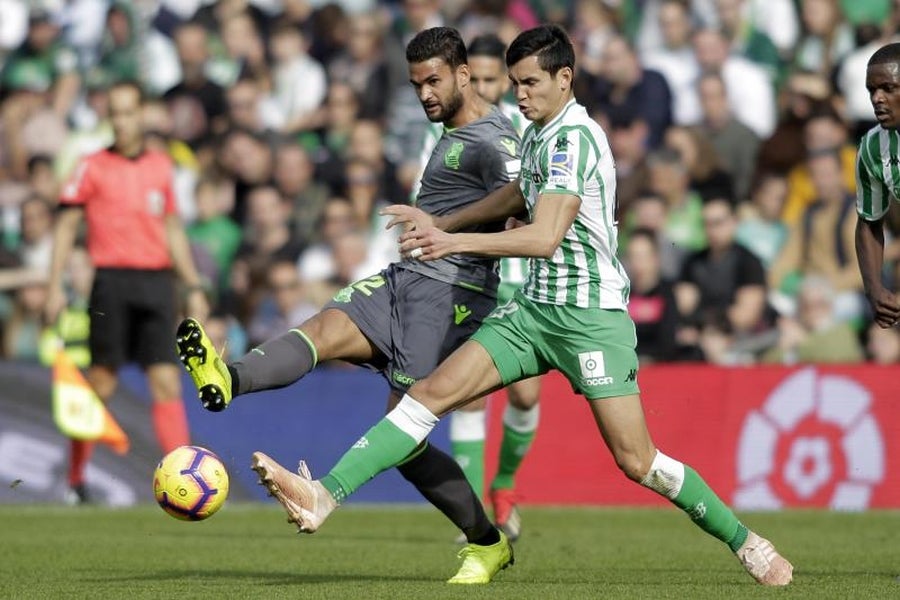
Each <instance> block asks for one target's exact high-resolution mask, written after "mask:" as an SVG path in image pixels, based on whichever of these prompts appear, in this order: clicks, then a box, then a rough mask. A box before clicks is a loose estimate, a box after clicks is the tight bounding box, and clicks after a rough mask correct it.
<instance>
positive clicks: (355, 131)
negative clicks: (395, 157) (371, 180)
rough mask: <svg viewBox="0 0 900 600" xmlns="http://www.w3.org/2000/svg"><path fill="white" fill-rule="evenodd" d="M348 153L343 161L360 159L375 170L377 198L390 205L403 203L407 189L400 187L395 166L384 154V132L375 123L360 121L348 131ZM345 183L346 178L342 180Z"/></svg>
mask: <svg viewBox="0 0 900 600" xmlns="http://www.w3.org/2000/svg"><path fill="white" fill-rule="evenodd" d="M347 150H348V151H347V152H346V153H345V156H344V161H345V162H346V161H349V160H353V159H360V160H363V161H365V162H367V163H369V164H370V165H371V166H372V168H374V169H375V182H376V183H377V185H378V187H377V190H376V191H377V194H378V198H379V199H382V200H388V201H390V202H391V203H397V202H404V201H405V199H406V198H407V197H408V196H409V189H408V188H407V189H404V188H403V187H401V185H400V182H399V181H398V180H397V166H396V164H394V161H392V160H391V159H390V158H389V157H388V156H386V154H385V148H384V130H383V129H382V127H381V125H379V124H378V122H377V121H373V120H370V119H360V120H359V121H357V122H356V123H354V124H353V128H352V129H351V130H350V140H349V146H348V149H347ZM344 180H345V181H346V177H345V178H344Z"/></svg>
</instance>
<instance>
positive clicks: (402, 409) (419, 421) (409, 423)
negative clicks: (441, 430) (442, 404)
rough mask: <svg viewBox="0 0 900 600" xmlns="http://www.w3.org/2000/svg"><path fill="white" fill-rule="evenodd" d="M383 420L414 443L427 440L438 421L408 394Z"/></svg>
mask: <svg viewBox="0 0 900 600" xmlns="http://www.w3.org/2000/svg"><path fill="white" fill-rule="evenodd" d="M385 418H386V419H387V420H388V421H390V422H391V423H393V424H394V425H395V426H396V427H397V429H399V430H400V431H402V432H403V433H405V434H406V435H408V436H409V437H411V438H413V439H414V440H415V441H416V443H419V442H421V441H422V440H424V439H425V438H427V437H428V434H429V433H431V430H432V429H434V427H435V425H437V424H438V421H439V420H440V419H438V418H437V417H436V416H435V415H434V414H433V413H432V412H431V411H430V410H428V409H427V408H425V406H424V405H422V404H421V403H420V402H419V401H418V400H416V399H415V398H413V397H412V396H410V395H409V394H404V395H403V398H401V399H400V402H399V403H398V404H397V406H395V407H394V410H392V411H391V412H389V413H388V414H387V415H386V417H385Z"/></svg>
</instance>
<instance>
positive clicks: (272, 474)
mask: <svg viewBox="0 0 900 600" xmlns="http://www.w3.org/2000/svg"><path fill="white" fill-rule="evenodd" d="M250 466H251V468H252V469H253V470H254V471H256V473H257V475H259V483H260V484H261V485H264V486H266V489H267V490H269V495H270V496H273V497H274V498H275V499H276V500H278V502H279V503H280V504H281V506H283V507H284V510H285V511H286V512H287V514H288V522H290V523H294V524H295V525H296V526H297V528H298V530H299V532H301V533H315V532H316V531H317V530H318V529H319V527H320V526H321V525H322V523H324V522H325V519H327V518H328V515H330V514H331V512H332V511H333V510H334V509H335V508H337V506H338V505H337V502H335V500H334V498H332V496H331V494H329V493H328V490H326V489H325V488H324V487H322V484H321V483H319V482H318V481H315V480H313V478H312V476H311V475H310V473H309V468H307V466H306V463H305V462H304V461H302V460H301V461H300V464H299V465H298V467H297V473H291V472H290V471H288V470H287V469H285V468H284V467H282V466H281V465H280V464H278V463H277V462H275V460H274V459H272V458H271V457H269V456H267V455H266V454H264V453H262V452H254V453H253V458H252V461H251V464H250Z"/></svg>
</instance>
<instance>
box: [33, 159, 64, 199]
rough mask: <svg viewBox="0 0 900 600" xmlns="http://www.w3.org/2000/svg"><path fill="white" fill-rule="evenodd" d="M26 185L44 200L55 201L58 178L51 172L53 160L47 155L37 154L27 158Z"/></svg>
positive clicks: (57, 192) (57, 196) (57, 193)
mask: <svg viewBox="0 0 900 600" xmlns="http://www.w3.org/2000/svg"><path fill="white" fill-rule="evenodd" d="M28 187H29V188H30V189H31V190H32V191H33V192H34V193H35V194H37V195H38V196H40V197H41V198H42V199H44V200H45V201H47V202H50V203H52V204H55V203H56V200H57V199H58V198H59V180H57V179H56V174H55V173H54V172H53V160H52V159H51V158H50V157H49V156H44V155H40V154H39V155H36V156H32V157H31V158H30V159H28Z"/></svg>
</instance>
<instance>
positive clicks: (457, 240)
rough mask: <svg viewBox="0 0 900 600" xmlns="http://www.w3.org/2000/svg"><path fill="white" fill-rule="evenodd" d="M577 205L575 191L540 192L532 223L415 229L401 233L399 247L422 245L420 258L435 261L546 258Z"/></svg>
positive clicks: (404, 249)
mask: <svg viewBox="0 0 900 600" xmlns="http://www.w3.org/2000/svg"><path fill="white" fill-rule="evenodd" d="M501 189H503V188H501ZM580 207H581V198H579V197H578V196H576V195H574V194H560V193H553V194H542V195H541V196H539V197H538V201H537V203H536V204H535V207H534V216H533V217H532V220H531V222H530V223H528V224H526V225H523V226H522V227H516V228H514V229H507V230H506V231H501V232H498V233H447V232H445V231H442V230H441V229H438V228H437V227H430V228H428V229H425V230H419V229H416V230H414V231H410V232H408V233H406V234H404V235H403V236H402V238H401V240H402V244H401V246H400V250H401V252H403V253H404V254H409V253H410V252H412V251H413V250H414V249H418V248H421V251H422V254H421V258H422V260H435V259H438V258H442V257H444V256H447V255H448V254H474V255H478V256H491V257H502V256H524V257H529V258H531V257H535V258H549V257H551V256H553V253H554V252H556V248H557V247H559V244H560V243H561V242H562V240H563V237H565V235H566V231H568V230H569V228H570V227H571V226H572V223H573V222H574V221H575V217H576V216H577V215H578V209H579V208H580ZM416 255H418V250H416Z"/></svg>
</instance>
